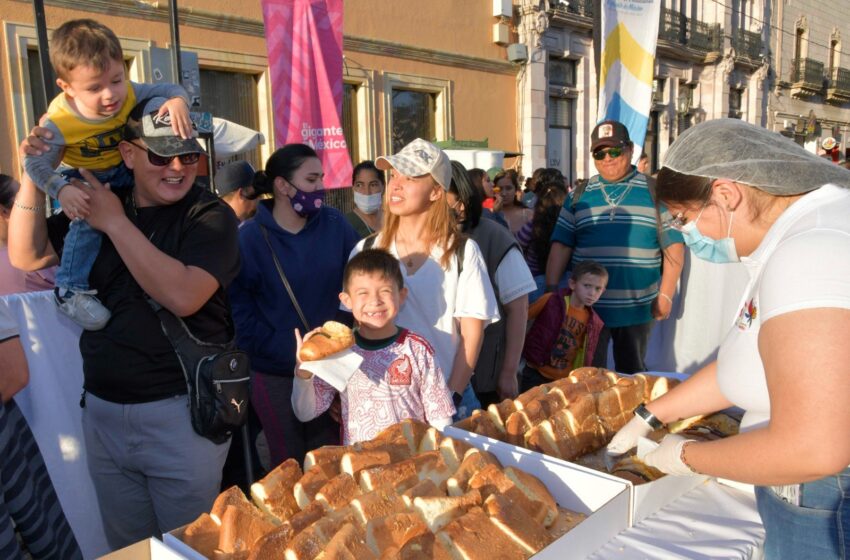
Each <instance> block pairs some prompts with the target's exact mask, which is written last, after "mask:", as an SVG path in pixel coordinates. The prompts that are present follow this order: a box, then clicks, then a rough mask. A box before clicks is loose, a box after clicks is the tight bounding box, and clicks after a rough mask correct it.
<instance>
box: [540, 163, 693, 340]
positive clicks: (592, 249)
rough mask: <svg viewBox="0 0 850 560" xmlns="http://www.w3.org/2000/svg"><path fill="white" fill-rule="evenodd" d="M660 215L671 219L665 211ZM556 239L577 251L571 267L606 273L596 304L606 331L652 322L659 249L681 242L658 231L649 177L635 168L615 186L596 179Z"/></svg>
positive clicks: (564, 216) (565, 215)
mask: <svg viewBox="0 0 850 560" xmlns="http://www.w3.org/2000/svg"><path fill="white" fill-rule="evenodd" d="M606 198H607V199H606ZM611 202H613V203H614V204H615V205H612V204H611ZM662 211H663V214H662V216H663V218H664V219H666V218H668V217H669V213H667V211H666V209H663V208H662ZM659 237H660V238H661V240H660V242H659ZM552 241H558V242H559V243H563V244H564V245H566V246H567V247H572V248H573V257H572V261H571V266H575V264H576V263H579V262H581V261H583V260H594V261H597V262H599V263H600V264H602V265H603V266H604V267H605V268H606V269H607V270H608V287H607V289H606V290H605V293H603V294H602V297H601V298H600V299H599V301H598V302H597V303H596V305H594V306H593V308H594V310H596V312H597V313H598V314H599V316H600V317H601V318H602V320H603V321H604V322H605V326H606V327H626V326H629V325H639V324H642V323H648V322H649V321H651V320H652V301H653V300H654V299H655V297H656V296H657V294H658V286H659V282H660V280H661V261H662V254H661V246H662V245H663V246H664V247H666V246H668V245H670V244H673V243H683V239H682V234H681V233H679V232H678V231H676V230H672V229H669V228H659V226H658V219H657V214H656V210H655V203H654V202H653V199H652V195H651V194H650V191H649V187H648V186H647V180H646V176H645V175H643V174H641V173H638V172H637V171H635V170H634V168H632V171H631V172H630V173H629V174H628V175H626V176H625V177H624V178H623V179H621V180H620V181H617V182H616V183H609V182H607V181H605V180H604V179H602V178H601V177H600V176H599V175H596V176H594V177H593V178H592V179H590V181H589V182H588V184H587V188H586V189H585V191H584V193H583V194H582V195H581V198H580V199H579V201H578V203H577V204H576V205H575V209H573V202H572V199H571V198H568V199H567V200H566V201H565V202H564V206H563V208H561V212H560V214H559V216H558V222H557V224H556V225H555V231H554V232H553V233H552ZM660 243H661V245H660Z"/></svg>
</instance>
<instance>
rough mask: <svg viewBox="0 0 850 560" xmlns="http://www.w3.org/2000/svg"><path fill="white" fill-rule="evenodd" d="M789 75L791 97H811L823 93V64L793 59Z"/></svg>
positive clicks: (810, 59) (803, 59)
mask: <svg viewBox="0 0 850 560" xmlns="http://www.w3.org/2000/svg"><path fill="white" fill-rule="evenodd" d="M793 64H794V67H793V71H792V73H791V95H793V96H795V97H799V98H806V97H811V96H813V95H817V94H819V93H821V92H822V91H823V80H824V73H823V62H820V61H819V60H814V59H812V58H795V59H794V61H793Z"/></svg>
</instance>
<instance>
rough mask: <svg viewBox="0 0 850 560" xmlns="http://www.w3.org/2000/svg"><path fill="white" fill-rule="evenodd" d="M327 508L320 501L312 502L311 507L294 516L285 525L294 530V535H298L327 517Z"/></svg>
mask: <svg viewBox="0 0 850 560" xmlns="http://www.w3.org/2000/svg"><path fill="white" fill-rule="evenodd" d="M325 513H326V510H325V507H324V506H323V505H322V503H321V502H319V501H315V500H314V501H312V502H310V505H308V506H307V507H305V508H304V509H302V510H301V511H299V512H298V513H296V514H295V515H293V516H292V517H291V518H290V519H289V521H286V522H285V523H284V525H285V524H287V523H288V524H289V526H290V527H291V528H292V534H293V536H294V535H297V534H298V533H300V532H301V531H303V530H304V529H306V528H307V527H309V526H310V525H312V524H313V523H315V522H316V521H318V520H319V519H321V518H322V517H324V516H325Z"/></svg>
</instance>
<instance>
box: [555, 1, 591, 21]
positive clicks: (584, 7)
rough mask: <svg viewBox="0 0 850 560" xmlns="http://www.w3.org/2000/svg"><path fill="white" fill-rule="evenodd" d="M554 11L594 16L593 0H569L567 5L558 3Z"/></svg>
mask: <svg viewBox="0 0 850 560" xmlns="http://www.w3.org/2000/svg"><path fill="white" fill-rule="evenodd" d="M554 11H555V13H561V14H569V15H573V16H583V17H587V18H592V17H593V0H569V3H567V4H566V5H564V4H556V5H555V7H554Z"/></svg>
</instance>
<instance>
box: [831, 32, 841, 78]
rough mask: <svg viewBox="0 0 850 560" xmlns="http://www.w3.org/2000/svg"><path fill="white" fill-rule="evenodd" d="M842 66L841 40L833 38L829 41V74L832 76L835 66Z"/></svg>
mask: <svg viewBox="0 0 850 560" xmlns="http://www.w3.org/2000/svg"><path fill="white" fill-rule="evenodd" d="M839 66H841V42H840V41H839V40H838V39H835V38H833V39H832V40H830V42H829V75H830V76H832V74H833V71H834V69H835V68H838V67H839Z"/></svg>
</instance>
